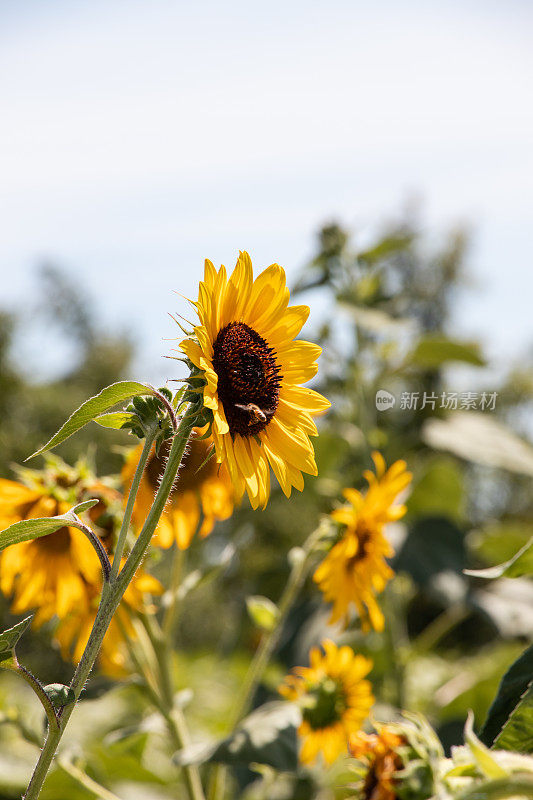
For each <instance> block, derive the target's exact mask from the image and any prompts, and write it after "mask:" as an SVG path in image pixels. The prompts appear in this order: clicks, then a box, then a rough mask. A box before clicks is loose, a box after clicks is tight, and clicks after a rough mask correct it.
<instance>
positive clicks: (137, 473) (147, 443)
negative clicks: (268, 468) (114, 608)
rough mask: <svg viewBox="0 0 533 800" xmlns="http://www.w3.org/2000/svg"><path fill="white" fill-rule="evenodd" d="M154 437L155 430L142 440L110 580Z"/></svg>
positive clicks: (116, 569) (115, 570)
mask: <svg viewBox="0 0 533 800" xmlns="http://www.w3.org/2000/svg"><path fill="white" fill-rule="evenodd" d="M155 436H156V431H155V430H154V431H152V432H149V433H147V435H146V438H145V440H144V445H143V449H142V453H141V457H140V459H139V463H138V464H137V468H136V470H135V475H134V476H133V481H132V484H131V489H130V493H129V495H128V502H127V504H126V510H125V511H124V517H123V518H122V525H121V526H120V533H119V535H118V539H117V546H116V547H115V555H114V558H113V566H112V567H111V578H112V579H113V580H114V579H115V578H116V577H117V575H118V571H119V569H120V561H121V559H122V553H123V552H124V545H125V544H126V537H127V535H128V530H129V527H130V522H131V515H132V514H133V506H134V505H135V498H136V497H137V492H138V491H139V484H140V482H141V478H142V474H143V472H144V468H145V466H146V462H147V461H148V458H149V456H150V450H151V449H152V444H153V442H154V439H155Z"/></svg>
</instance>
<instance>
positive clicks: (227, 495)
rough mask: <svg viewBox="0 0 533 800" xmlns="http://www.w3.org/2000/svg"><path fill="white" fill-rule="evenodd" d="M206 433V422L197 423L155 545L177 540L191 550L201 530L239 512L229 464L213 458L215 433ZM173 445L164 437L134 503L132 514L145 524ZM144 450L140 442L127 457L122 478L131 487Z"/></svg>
mask: <svg viewBox="0 0 533 800" xmlns="http://www.w3.org/2000/svg"><path fill="white" fill-rule="evenodd" d="M204 433H205V428H195V429H194V432H193V435H192V437H191V439H190V440H189V446H188V450H187V452H186V454H185V456H184V458H183V461H182V463H181V468H180V471H179V474H178V477H177V479H176V482H175V484H174V487H173V489H172V493H171V495H170V499H169V504H168V505H167V508H166V509H165V511H164V512H163V514H162V516H161V519H160V520H159V522H158V524H157V527H156V529H155V533H154V536H153V538H152V543H153V544H155V545H158V546H160V547H164V548H167V547H170V546H171V545H172V543H173V542H174V541H175V542H176V543H177V545H178V547H179V548H180V550H186V549H187V548H188V547H189V545H190V543H191V540H192V538H193V536H194V534H195V532H196V531H197V530H198V534H199V536H200V537H202V538H203V537H205V536H208V535H209V534H210V533H211V531H212V530H213V528H214V525H215V522H216V521H217V520H224V519H228V518H229V517H230V516H231V515H232V513H233V484H232V482H231V479H230V477H229V474H228V471H227V468H226V466H225V464H217V463H216V462H215V461H214V460H213V459H210V458H209V451H210V449H211V447H212V439H211V438H210V437H207V438H203V434H204ZM200 437H202V438H200ZM168 449H169V444H168V442H164V443H163V445H162V446H161V448H160V450H159V452H158V453H156V450H155V447H154V448H153V449H152V451H151V453H150V457H149V459H148V463H147V465H146V469H145V471H144V474H143V477H142V478H141V482H140V485H139V490H138V492H137V497H136V500H135V505H134V508H133V515H132V519H133V522H134V524H135V525H136V526H137V527H139V528H140V527H141V526H142V524H143V522H144V520H145V519H146V517H147V515H148V512H149V511H150V507H151V505H152V502H153V499H154V491H155V490H157V488H158V486H159V481H160V478H161V475H162V474H163V471H164V467H165V461H166V456H167V454H168ZM141 452H142V445H139V446H138V447H136V448H134V449H133V450H132V451H131V452H130V453H129V455H128V456H127V458H126V461H125V463H124V467H123V469H122V481H123V483H124V487H125V489H127V490H129V488H130V487H131V484H132V481H133V476H134V474H135V470H136V467H137V464H138V462H139V458H140V456H141ZM125 494H127V492H125ZM200 517H202V521H201V524H200ZM199 525H200V527H198V526H199Z"/></svg>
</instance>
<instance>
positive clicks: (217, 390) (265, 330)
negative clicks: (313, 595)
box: [180, 252, 330, 508]
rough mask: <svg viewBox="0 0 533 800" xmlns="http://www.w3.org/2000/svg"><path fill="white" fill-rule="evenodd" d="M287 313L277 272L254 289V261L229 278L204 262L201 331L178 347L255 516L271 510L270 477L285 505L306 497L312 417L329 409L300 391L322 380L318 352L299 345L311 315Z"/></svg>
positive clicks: (302, 309) (242, 261) (220, 452)
mask: <svg viewBox="0 0 533 800" xmlns="http://www.w3.org/2000/svg"><path fill="white" fill-rule="evenodd" d="M288 303H289V290H288V288H287V286H286V281H285V272H284V271H283V269H282V268H281V267H280V266H279V265H278V264H272V265H271V266H270V267H268V268H267V269H265V270H264V271H263V272H262V273H261V274H260V275H259V276H258V277H257V278H256V279H255V281H254V278H253V271H252V262H251V260H250V256H249V255H248V253H245V252H242V253H241V254H240V255H239V258H238V260H237V265H236V267H235V269H234V270H233V272H232V274H231V275H230V276H229V277H227V275H226V269H225V267H224V266H222V267H221V268H220V269H219V270H218V272H217V270H216V269H215V267H214V266H213V264H212V263H211V262H210V261H207V260H206V262H205V272H204V280H203V281H202V282H201V283H200V286H199V294H198V302H196V303H194V304H193V305H194V306H195V308H196V310H197V312H198V317H199V321H200V324H199V325H198V326H196V327H195V328H194V337H193V338H190V339H186V340H185V341H184V342H182V343H181V345H180V347H181V350H182V351H183V352H184V353H185V355H186V356H187V358H188V360H189V362H190V363H191V366H194V367H195V368H196V370H197V373H198V374H199V375H201V376H203V377H204V379H205V385H204V386H203V387H202V388H201V389H200V390H199V391H201V392H202V393H203V403H204V406H205V407H206V409H208V410H209V411H210V412H211V414H212V420H213V424H212V435H213V441H214V445H215V450H216V458H217V461H218V462H219V463H223V464H227V466H228V470H229V473H230V475H231V479H232V481H233V484H234V486H235V493H236V496H237V498H238V499H239V500H240V499H241V497H242V496H243V494H244V492H245V491H246V492H247V494H248V497H249V499H250V503H251V504H252V506H253V508H257V507H258V506H263V507H264V506H265V505H266V503H267V501H268V497H269V494H270V467H272V470H273V472H274V475H275V476H276V478H277V480H278V481H279V483H280V485H281V488H282V489H283V491H284V492H285V494H286V495H287V497H288V496H289V495H290V493H291V489H292V487H293V486H294V487H296V488H297V489H299V490H301V489H302V488H303V475H302V473H303V472H306V473H309V474H311V475H316V474H317V468H316V463H315V457H314V451H313V446H312V444H311V440H310V438H309V437H310V436H316V434H317V429H316V426H315V423H314V422H313V415H316V414H320V413H323V412H325V411H326V410H327V409H328V408H329V406H330V403H329V402H328V401H327V400H326V399H325V398H324V397H322V396H321V395H320V394H318V393H317V392H315V391H313V390H312V389H308V388H304V387H302V386H300V385H299V384H301V383H306V382H307V381H309V380H311V378H313V377H314V375H315V374H316V371H317V365H316V359H317V358H318V356H319V355H320V353H321V348H320V347H318V345H316V344H311V343H310V342H303V341H300V340H298V341H294V337H295V336H297V335H298V333H299V332H300V330H301V328H302V326H303V324H304V322H305V321H306V319H307V317H308V314H309V308H308V307H307V306H289V304H288Z"/></svg>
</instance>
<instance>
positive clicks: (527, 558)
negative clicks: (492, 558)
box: [464, 536, 533, 580]
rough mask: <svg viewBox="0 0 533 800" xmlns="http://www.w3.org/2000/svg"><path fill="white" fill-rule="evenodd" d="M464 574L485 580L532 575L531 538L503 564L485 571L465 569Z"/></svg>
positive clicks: (532, 554) (532, 550)
mask: <svg viewBox="0 0 533 800" xmlns="http://www.w3.org/2000/svg"><path fill="white" fill-rule="evenodd" d="M464 572H465V573H466V574H467V575H473V576H474V577H475V578H486V579H487V580H492V579H493V578H521V577H522V576H523V575H533V536H532V537H531V539H530V540H529V542H527V544H525V545H524V546H523V547H522V548H521V549H520V550H519V551H518V553H515V555H514V556H513V557H512V558H510V559H509V561H504V563H503V564H498V565H497V566H495V567H487V569H465V570H464Z"/></svg>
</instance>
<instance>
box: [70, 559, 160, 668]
mask: <svg viewBox="0 0 533 800" xmlns="http://www.w3.org/2000/svg"><path fill="white" fill-rule="evenodd" d="M124 561H125V559H123V562H122V563H124ZM100 590H101V582H100V587H99V589H98V587H91V590H90V591H89V592H88V594H87V598H86V602H85V603H84V604H83V605H80V606H79V607H78V608H77V609H74V610H72V611H71V613H70V614H69V615H68V616H67V617H66V618H65V619H62V620H61V621H60V623H59V625H58V626H57V628H56V630H55V632H54V639H55V640H56V641H57V642H58V644H59V645H60V647H61V654H62V656H63V658H64V659H65V660H72V661H73V662H74V664H77V663H78V662H79V660H80V659H81V657H82V655H83V651H84V650H85V646H86V644H87V640H88V638H89V636H90V634H91V631H92V628H93V624H94V619H95V616H96V611H97V608H98V601H99V594H100ZM162 592H163V587H162V586H161V584H160V583H159V581H158V580H157V579H156V578H154V577H153V575H150V574H149V573H147V572H144V571H143V570H142V569H141V570H137V572H136V574H135V576H134V578H133V580H132V581H131V583H130V584H129V586H128V588H127V589H126V591H125V593H124V597H123V598H122V600H121V602H120V605H119V607H118V608H117V610H116V612H115V614H114V616H113V618H112V620H111V623H110V625H109V628H108V630H107V633H106V635H105V637H104V641H103V642H102V647H101V649H100V653H99V656H98V663H99V666H100V669H101V670H102V672H105V673H106V674H107V675H109V676H111V677H114V678H119V677H121V676H123V675H125V674H127V672H128V668H129V661H128V650H127V647H126V641H125V639H126V638H128V639H135V638H136V633H135V630H134V628H133V626H132V624H131V619H130V612H131V611H141V610H145V611H150V610H151V606H150V595H154V594H155V595H158V594H161V593H162Z"/></svg>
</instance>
